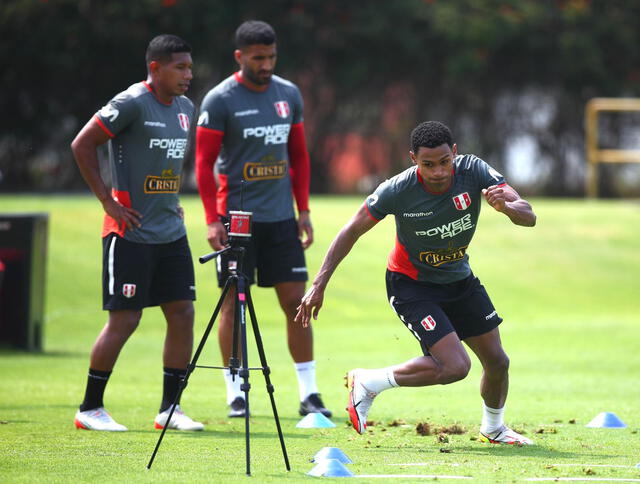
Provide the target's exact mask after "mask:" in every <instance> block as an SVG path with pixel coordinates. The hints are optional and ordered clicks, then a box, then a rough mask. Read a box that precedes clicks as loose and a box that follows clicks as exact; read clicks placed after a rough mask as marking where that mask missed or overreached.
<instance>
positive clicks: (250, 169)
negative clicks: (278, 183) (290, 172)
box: [243, 160, 287, 181]
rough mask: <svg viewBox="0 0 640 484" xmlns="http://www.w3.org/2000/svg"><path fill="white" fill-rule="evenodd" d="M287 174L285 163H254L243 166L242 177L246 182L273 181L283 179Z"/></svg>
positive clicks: (283, 161) (282, 161)
mask: <svg viewBox="0 0 640 484" xmlns="http://www.w3.org/2000/svg"><path fill="white" fill-rule="evenodd" d="M286 174H287V162H286V161H285V160H281V161H275V162H274V161H271V162H255V163H246V164H245V165H244V170H243V176H244V179H245V180H247V181H256V180H275V179H277V178H283V177H284V176H285V175H286Z"/></svg>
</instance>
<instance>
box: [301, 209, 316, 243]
mask: <svg viewBox="0 0 640 484" xmlns="http://www.w3.org/2000/svg"><path fill="white" fill-rule="evenodd" d="M298 237H300V241H301V242H302V248H303V249H306V248H307V247H309V246H310V245H311V244H313V225H311V216H310V215H309V212H308V211H303V212H300V213H299V214H298ZM305 237H306V238H305Z"/></svg>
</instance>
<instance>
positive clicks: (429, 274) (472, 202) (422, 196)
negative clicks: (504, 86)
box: [366, 155, 505, 284]
mask: <svg viewBox="0 0 640 484" xmlns="http://www.w3.org/2000/svg"><path fill="white" fill-rule="evenodd" d="M453 169H454V175H453V180H452V184H451V186H450V187H449V189H448V190H446V191H445V192H443V193H438V194H434V193H430V192H428V191H427V189H426V188H425V186H424V184H423V182H422V179H421V177H420V173H419V171H418V168H417V167H415V166H413V167H411V168H408V169H407V170H405V171H403V172H402V173H400V174H398V175H396V176H394V177H393V178H391V179H389V180H386V181H385V182H383V183H382V184H380V186H378V188H377V189H376V190H375V192H374V193H373V194H371V195H370V196H369V197H368V198H367V200H366V206H367V209H368V211H369V214H370V215H371V216H372V217H373V218H374V219H376V220H381V219H382V218H384V217H385V216H386V215H394V216H395V222H396V245H395V247H394V248H393V250H392V251H391V254H389V259H388V264H387V268H388V269H389V270H391V271H394V272H400V273H402V274H405V275H407V276H409V277H411V278H412V279H415V280H419V281H429V282H433V283H437V284H446V283H450V282H455V281H459V280H461V279H464V278H465V277H467V276H469V274H471V268H470V267H469V256H468V255H467V253H466V252H467V247H468V246H469V243H470V242H471V239H472V238H473V234H474V232H475V230H476V225H477V223H478V216H479V214H480V206H481V204H482V199H483V198H484V197H483V196H482V189H483V188H487V187H489V186H491V185H504V184H505V180H504V177H503V176H502V175H501V174H500V173H498V172H497V171H496V170H494V169H493V168H491V167H490V166H489V165H488V164H487V163H485V162H484V161H483V160H481V159H480V158H477V157H476V156H474V155H458V156H456V158H455V159H454V161H453Z"/></svg>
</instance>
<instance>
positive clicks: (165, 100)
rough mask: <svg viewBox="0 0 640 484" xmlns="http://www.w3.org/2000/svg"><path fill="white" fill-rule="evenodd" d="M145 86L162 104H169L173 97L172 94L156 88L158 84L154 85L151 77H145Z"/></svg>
mask: <svg viewBox="0 0 640 484" xmlns="http://www.w3.org/2000/svg"><path fill="white" fill-rule="evenodd" d="M144 84H145V85H146V86H147V89H149V90H150V91H151V92H152V93H153V95H154V96H155V97H156V99H157V100H158V101H160V102H161V103H162V104H167V105H169V104H171V103H172V102H173V98H174V97H175V96H174V95H173V94H167V93H164V92H162V91H161V90H159V89H158V86H156V85H154V83H153V80H152V79H151V78H147V80H146V81H145V83H144Z"/></svg>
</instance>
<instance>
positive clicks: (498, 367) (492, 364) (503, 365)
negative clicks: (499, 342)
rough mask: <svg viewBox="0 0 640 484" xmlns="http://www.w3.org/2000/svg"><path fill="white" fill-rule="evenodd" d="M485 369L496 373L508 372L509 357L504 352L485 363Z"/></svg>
mask: <svg viewBox="0 0 640 484" xmlns="http://www.w3.org/2000/svg"><path fill="white" fill-rule="evenodd" d="M485 371H486V372H488V373H491V374H495V375H500V374H504V373H508V371H509V357H508V356H507V355H506V354H505V353H504V352H502V353H501V354H499V355H497V356H496V357H494V358H492V359H491V360H489V361H487V362H486V363H485Z"/></svg>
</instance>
